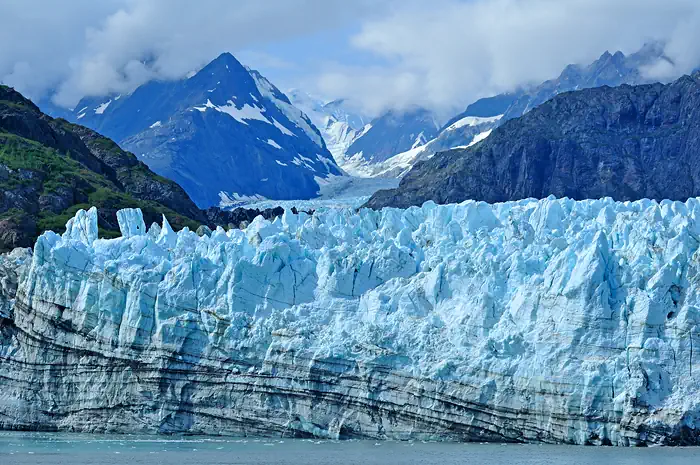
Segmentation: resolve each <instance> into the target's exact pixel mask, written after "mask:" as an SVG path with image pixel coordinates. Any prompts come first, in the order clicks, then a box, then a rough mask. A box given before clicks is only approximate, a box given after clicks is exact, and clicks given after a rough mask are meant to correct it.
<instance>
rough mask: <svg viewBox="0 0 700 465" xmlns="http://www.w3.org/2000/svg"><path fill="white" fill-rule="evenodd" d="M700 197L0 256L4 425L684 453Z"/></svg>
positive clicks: (134, 236) (455, 208)
mask: <svg viewBox="0 0 700 465" xmlns="http://www.w3.org/2000/svg"><path fill="white" fill-rule="evenodd" d="M698 215H700V200H698V199H690V200H688V201H687V202H686V203H680V202H669V201H664V202H661V203H657V202H654V201H646V200H645V201H638V202H626V203H616V202H613V201H612V200H610V199H601V200H591V201H572V200H569V199H554V198H549V199H544V200H540V201H535V200H524V201H519V202H509V203H502V204H494V205H489V204H486V203H481V202H472V201H469V202H464V203H461V204H458V205H435V204H433V203H426V204H425V205H423V207H421V208H419V207H412V208H409V209H407V210H398V209H391V208H386V209H384V210H382V211H372V210H367V209H363V210H360V211H359V212H356V211H354V210H330V209H329V210H322V211H318V212H316V213H315V214H314V215H313V216H310V215H307V214H304V213H300V214H298V215H294V214H292V213H291V212H286V213H285V214H284V215H283V216H282V217H280V218H278V219H276V220H275V221H274V222H270V221H267V220H264V219H262V218H261V217H259V218H257V219H256V220H255V221H253V222H252V223H251V224H250V225H249V226H248V228H247V229H246V230H230V231H228V232H226V231H224V230H223V229H218V230H216V231H214V232H213V233H212V234H211V236H206V235H205V236H203V237H199V236H197V234H195V233H194V232H192V231H189V230H187V229H185V230H183V231H180V232H178V233H175V232H174V231H173V230H172V228H171V227H170V225H169V224H168V223H167V220H166V221H164V224H163V225H162V226H158V225H155V226H152V227H151V228H149V229H148V230H146V227H145V225H144V223H143V217H142V215H141V214H140V212H139V211H136V210H129V211H123V212H120V214H119V216H118V219H119V222H120V229H121V231H122V233H123V237H121V238H117V239H109V240H107V239H99V238H98V230H97V212H96V210H94V209H91V210H90V211H87V212H85V211H80V212H78V214H77V215H76V217H75V218H74V219H72V220H71V221H70V222H69V225H68V228H67V231H66V233H64V234H63V235H62V236H59V235H57V234H55V233H52V232H47V233H45V234H43V235H42V236H41V237H40V238H39V239H38V241H37V243H36V245H35V247H34V251H33V254H29V252H28V251H16V252H13V254H11V255H7V256H4V257H3V258H2V260H0V278H2V280H1V281H2V283H1V284H2V286H0V296H1V297H2V300H3V302H2V308H3V310H2V311H1V312H0V357H2V361H1V362H0V369H1V371H2V376H0V427H3V428H6V429H43V430H51V429H58V430H66V431H86V432H88V431H89V432H130V433H134V432H146V433H192V434H194V433H205V434H231V435H236V434H246V435H277V436H280V435H284V436H294V437H328V438H377V439H381V438H394V439H408V438H417V439H418V438H420V439H428V438H430V439H449V440H464V441H522V442H525V441H534V442H549V443H576V444H587V443H588V444H613V445H642V444H698V443H699V442H700V441H699V438H700V435H699V434H698V431H699V429H700V396H699V395H698V394H699V389H698V386H699V382H700V355H699V354H698V352H699V351H700V349H699V346H700V337H699V335H698V333H699V331H700V329H699V328H698V323H699V322H700V296H699V291H700V288H699V287H698V279H699V277H700V276H699V274H698V273H699V271H700V260H699V258H700V255H699V254H698V250H699V246H700V237H699V235H700V222H699V221H698Z"/></svg>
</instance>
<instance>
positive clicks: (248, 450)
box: [0, 432, 700, 465]
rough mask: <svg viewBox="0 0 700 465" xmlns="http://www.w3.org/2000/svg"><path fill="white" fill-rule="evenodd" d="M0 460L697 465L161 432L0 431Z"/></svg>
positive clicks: (488, 448)
mask: <svg viewBox="0 0 700 465" xmlns="http://www.w3.org/2000/svg"><path fill="white" fill-rule="evenodd" d="M0 464H2V465H12V464H52V465H54V464H56V465H59V464H66V465H68V464H70V465H81V464H91V465H100V464H129V465H138V464H152V465H156V464H168V465H173V464H174V465H189V464H193V465H194V464H196V465H213V464H254V465H257V464H259V465H273V464H291V465H295V464H318V465H323V464H337V465H344V464H348V465H349V464H358V465H374V464H439V465H453V464H470V465H481V464H489V465H499V464H507V465H521V464H523V465H530V464H532V465H535V464H536V465H547V464H552V465H554V464H557V465H559V464H572V465H606V464H615V465H667V464H679V465H691V464H692V465H698V464H700V448H670V447H654V448H615V447H575V446H539V445H501V444H455V443H435V442H432V443H424V442H420V441H417V442H391V441H389V442H375V441H341V442H338V441H311V440H292V439H236V438H219V437H187V438H163V437H160V436H109V435H107V436H105V435H85V434H61V433H14V432H13V433H9V432H4V433H3V432H0Z"/></svg>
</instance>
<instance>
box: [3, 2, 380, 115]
mask: <svg viewBox="0 0 700 465" xmlns="http://www.w3.org/2000/svg"><path fill="white" fill-rule="evenodd" d="M371 6H372V2H371V1H370V0H356V1H354V2H352V1H351V2H348V1H346V0H265V1H249V0H197V1H196V2H195V1H191V0H100V1H95V0H71V1H67V2H66V1H58V0H22V1H21V2H5V3H4V4H3V7H2V9H3V12H2V15H0V40H2V43H3V44H4V46H3V47H2V48H0V81H2V82H5V83H8V84H10V85H14V86H15V87H17V88H18V89H19V90H20V91H22V92H25V93H27V94H28V95H30V96H31V97H34V98H39V97H41V96H42V94H44V93H45V92H46V91H47V90H48V89H50V88H53V89H55V90H56V91H57V94H56V100H57V102H58V103H60V104H65V105H72V104H75V103H76V101H77V100H78V99H79V98H80V97H82V96H83V95H100V94H105V93H108V92H125V91H129V90H133V89H134V88H135V87H136V86H138V85H139V84H141V83H143V82H145V81H146V80H148V79H152V78H160V79H170V78H176V77H180V76H182V75H184V74H186V73H187V72H188V71H190V70H192V69H193V68H198V67H200V66H201V65H203V64H205V63H206V62H207V61H209V60H211V59H213V58H214V57H216V56H217V55H219V54H220V53H221V52H223V51H231V52H234V53H235V52H237V51H239V50H243V49H246V48H247V47H254V46H260V45H263V44H266V43H273V42H276V41H284V40H288V39H291V38H294V37H298V36H303V35H307V34H310V33H313V32H318V31H323V30H330V29H333V28H338V27H342V25H343V24H345V23H346V22H347V21H351V20H352V19H353V18H355V17H357V16H358V15H360V14H364V12H366V11H369V9H370V8H371ZM10 44H11V45H10Z"/></svg>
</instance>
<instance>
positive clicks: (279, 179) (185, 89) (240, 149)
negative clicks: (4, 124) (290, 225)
mask: <svg viewBox="0 0 700 465" xmlns="http://www.w3.org/2000/svg"><path fill="white" fill-rule="evenodd" d="M76 108H77V109H78V110H77V111H74V112H73V113H72V114H71V115H70V116H69V119H72V120H74V121H76V122H79V123H80V124H82V125H85V126H88V127H91V128H93V129H95V130H97V131H99V132H101V133H103V134H105V135H107V136H109V137H111V138H112V139H115V140H116V141H118V143H119V144H120V145H121V146H122V147H124V148H125V149H127V150H130V151H132V152H134V153H135V154H136V155H137V156H138V157H139V158H140V159H141V160H143V161H144V162H145V163H146V164H147V165H149V167H150V168H151V169H153V170H154V171H156V172H157V173H158V174H161V175H163V176H165V177H168V178H170V179H173V180H175V181H176V182H178V183H179V184H180V185H181V186H182V187H183V188H185V190H186V191H187V192H188V193H189V194H190V196H191V197H192V199H193V200H194V201H195V202H196V203H197V204H198V205H199V206H200V207H208V206H211V205H217V204H219V202H220V201H221V199H222V198H226V199H230V198H246V197H249V198H268V199H295V198H297V199H299V198H300V199H308V198H312V197H314V196H316V195H317V192H318V191H319V189H320V188H319V185H318V182H317V181H316V179H317V178H321V179H322V178H324V177H326V176H329V175H340V174H342V171H341V170H340V169H339V168H338V166H337V165H336V164H335V163H334V162H333V161H332V158H333V157H332V155H331V154H330V152H328V150H327V148H326V144H325V142H324V140H323V137H322V135H321V132H320V131H319V130H318V128H316V126H315V125H314V122H313V121H312V120H311V119H310V118H309V117H308V116H307V115H306V114H305V113H304V112H303V111H302V110H300V109H299V108H297V107H295V106H294V105H293V104H292V103H291V102H290V100H289V98H287V96H286V95H285V94H283V93H282V92H281V91H280V90H279V89H278V88H277V87H275V86H274V85H273V84H272V83H271V82H270V81H269V80H267V79H266V78H265V77H264V76H262V75H261V74H260V73H259V72H257V71H255V70H251V69H249V68H246V67H245V66H243V65H242V64H241V63H240V62H239V61H238V60H237V59H236V58H235V57H234V56H233V55H231V54H230V53H223V54H221V55H219V56H218V57H217V58H216V59H214V60H213V61H212V62H210V63H209V64H207V65H206V66H204V67H203V68H202V69H200V70H199V71H198V72H196V73H195V74H194V75H192V76H190V77H189V78H186V79H182V80H179V81H169V82H164V81H151V82H148V83H146V84H144V85H142V86H141V87H139V88H137V89H136V90H135V91H134V92H132V93H131V94H129V95H124V96H117V95H108V96H104V97H93V98H90V99H83V101H82V102H81V103H80V104H79V105H77V106H76ZM301 157H303V158H301ZM295 160H296V161H297V162H296V163H295ZM300 161H301V162H300ZM329 161H330V162H329ZM263 179H265V181H262V180H263Z"/></svg>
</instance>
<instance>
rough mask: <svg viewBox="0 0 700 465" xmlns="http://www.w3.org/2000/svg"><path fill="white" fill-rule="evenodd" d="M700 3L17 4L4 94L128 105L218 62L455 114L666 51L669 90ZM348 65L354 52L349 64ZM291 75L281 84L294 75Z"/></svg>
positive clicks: (370, 99)
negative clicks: (658, 46)
mask: <svg viewBox="0 0 700 465" xmlns="http://www.w3.org/2000/svg"><path fill="white" fill-rule="evenodd" d="M345 29H352V30H355V31H357V32H356V33H354V34H352V40H351V46H350V47H349V50H343V51H336V50H332V49H331V50H327V51H325V53H326V56H325V57H324V59H319V60H316V61H317V62H316V63H311V62H309V61H308V60H307V61H304V60H302V61H303V63H301V62H298V60H299V59H300V57H301V58H303V57H304V53H305V51H304V50H294V51H290V52H279V51H278V52H276V53H278V55H273V54H270V53H269V50H268V48H267V46H268V45H270V44H279V43H284V44H293V43H295V42H294V41H295V40H296V39H299V38H302V37H305V38H307V39H309V38H312V39H311V40H310V41H309V40H307V41H306V42H303V43H304V44H305V45H304V47H309V46H311V47H312V46H314V42H313V40H314V39H313V38H315V37H318V41H319V43H318V46H319V49H322V48H323V45H325V44H323V43H322V42H323V41H324V37H325V36H324V34H329V35H333V34H337V32H338V31H339V30H345ZM699 39H700V2H698V1H697V0H663V1H662V0H430V1H427V0H264V1H263V0H260V1H252V0H198V1H196V2H195V1H191V0H100V1H95V0H71V1H59V0H22V1H16V2H13V1H8V2H4V3H3V6H2V15H0V43H2V44H4V46H3V47H0V81H1V82H4V83H7V84H10V85H14V86H15V87H17V88H18V89H19V90H20V91H21V92H23V93H26V94H27V95H28V96H30V97H32V98H40V97H42V96H43V95H44V94H45V93H46V92H47V91H49V90H54V91H56V92H57V93H56V99H57V101H58V103H60V104H64V105H73V104H75V103H76V101H77V100H78V99H79V98H80V97H82V96H84V95H102V94H106V93H109V92H120V93H123V92H128V91H130V90H133V89H134V88H135V87H136V86H138V85H139V84H141V83H143V82H145V81H146V80H148V79H152V78H158V79H171V78H177V77H180V76H183V75H185V74H186V73H187V72H188V71H191V70H193V69H196V68H198V67H200V66H202V65H203V64H205V63H206V62H207V61H209V60H211V59H212V58H214V57H216V56H217V55H219V54H220V53H221V52H223V51H231V52H233V53H234V54H238V53H240V54H241V55H240V57H241V59H242V61H243V62H244V63H249V64H252V65H253V66H254V67H259V68H261V71H262V72H263V74H264V73H265V71H266V69H269V70H271V71H274V74H275V76H276V77H277V76H281V77H284V76H293V78H294V79H295V80H298V83H297V84H294V83H292V82H284V83H283V84H284V85H290V84H291V85H295V86H297V87H305V88H306V89H307V90H309V91H310V92H316V93H319V94H322V95H324V96H326V97H328V98H341V97H342V98H347V99H349V100H351V101H354V102H355V103H356V104H357V105H359V106H361V107H363V108H364V109H365V110H366V111H369V112H370V113H377V112H379V111H380V110H382V109H385V108H388V107H402V106H408V105H413V104H418V105H423V106H427V107H430V108H433V109H440V110H453V109H456V108H461V107H463V106H464V105H466V104H468V103H471V102H472V101H473V100H475V99H476V98H478V97H481V96H485V95H490V94H494V93H497V92H501V91H504V90H510V89H513V88H514V87H516V86H518V85H522V84H526V83H530V82H541V81H542V80H544V79H548V78H551V77H555V76H556V75H558V74H559V72H560V71H561V69H562V68H563V67H564V66H565V65H567V64H569V63H588V62H590V61H592V60H594V59H595V58H597V57H598V56H599V55H600V54H601V53H602V52H603V51H605V50H610V51H615V50H618V49H619V50H622V51H623V52H626V53H629V52H633V51H635V50H637V49H639V48H640V47H641V46H642V45H643V44H644V43H645V42H648V41H651V40H665V41H666V42H667V44H668V46H667V54H668V55H669V56H670V57H671V58H672V59H673V63H674V65H673V66H671V65H669V64H668V63H666V64H663V63H661V64H659V65H658V66H654V67H652V68H650V69H648V70H646V71H647V72H648V73H649V75H651V76H655V77H659V78H665V79H668V78H671V77H675V76H677V75H679V74H680V73H684V72H688V71H690V70H691V69H693V68H694V67H696V66H697V65H698V64H700V46H698V45H697V44H699V43H700V40H699ZM348 52H350V53H348ZM285 73H286V74H285Z"/></svg>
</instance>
